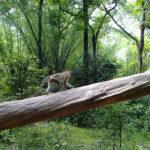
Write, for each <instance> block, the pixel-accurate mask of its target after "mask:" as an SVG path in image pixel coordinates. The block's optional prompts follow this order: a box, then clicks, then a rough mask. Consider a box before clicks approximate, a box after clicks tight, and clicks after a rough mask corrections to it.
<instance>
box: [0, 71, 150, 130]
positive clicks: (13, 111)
mask: <svg viewBox="0 0 150 150" xmlns="http://www.w3.org/2000/svg"><path fill="white" fill-rule="evenodd" d="M144 95H150V72H145V73H142V74H137V75H133V76H129V77H123V78H120V79H114V80H110V81H106V82H101V83H96V84H91V85H88V86H83V87H79V88H73V89H70V90H66V91H61V92H58V93H53V94H48V95H44V96H38V97H32V98H27V99H24V100H18V101H11V102H4V103H1V104H0V130H4V129H10V128H14V127H17V126H21V125H26V124H30V123H34V122H39V121H44V120H47V119H55V118H58V117H63V116H67V115H70V114H73V113H76V112H81V111H85V110H88V109H93V108H97V107H101V106H104V105H108V104H113V103H117V102H120V101H125V100H129V99H132V98H137V97H142V96H144Z"/></svg>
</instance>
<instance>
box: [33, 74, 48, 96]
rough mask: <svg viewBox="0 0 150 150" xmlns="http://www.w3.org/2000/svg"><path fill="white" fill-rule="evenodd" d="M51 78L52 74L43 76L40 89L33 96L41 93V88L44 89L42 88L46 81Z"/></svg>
mask: <svg viewBox="0 0 150 150" xmlns="http://www.w3.org/2000/svg"><path fill="white" fill-rule="evenodd" d="M49 78H50V75H49V76H46V77H44V78H43V80H42V82H41V84H40V87H39V90H38V91H37V92H36V93H35V94H34V95H33V96H37V95H38V94H39V92H40V90H42V88H43V85H44V83H46V82H47V81H48V79H49Z"/></svg>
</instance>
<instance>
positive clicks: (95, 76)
mask: <svg viewBox="0 0 150 150" xmlns="http://www.w3.org/2000/svg"><path fill="white" fill-rule="evenodd" d="M92 46H93V75H94V78H93V82H97V47H96V46H97V38H96V36H95V34H93V36H92Z"/></svg>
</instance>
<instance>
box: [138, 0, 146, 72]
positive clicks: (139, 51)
mask: <svg viewBox="0 0 150 150" xmlns="http://www.w3.org/2000/svg"><path fill="white" fill-rule="evenodd" d="M145 21H146V9H145V0H144V1H143V3H142V22H141V35H140V41H139V45H138V60H139V71H140V72H142V67H143V56H142V54H143V49H144V32H145Z"/></svg>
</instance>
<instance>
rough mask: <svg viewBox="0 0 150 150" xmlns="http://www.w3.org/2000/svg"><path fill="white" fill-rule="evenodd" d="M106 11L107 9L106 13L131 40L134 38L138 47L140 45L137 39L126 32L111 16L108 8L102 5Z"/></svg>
mask: <svg viewBox="0 0 150 150" xmlns="http://www.w3.org/2000/svg"><path fill="white" fill-rule="evenodd" d="M102 5H103V7H104V9H105V12H107V13H108V15H109V16H110V18H111V19H112V20H113V22H114V23H115V24H116V25H117V26H118V27H119V28H120V29H121V30H122V31H123V32H124V33H125V34H127V35H128V36H129V37H130V38H132V39H133V40H134V41H135V42H136V45H138V43H139V41H138V39H137V38H136V37H134V36H133V35H131V33H129V32H128V31H126V30H125V29H124V28H123V27H122V26H121V25H120V24H119V23H118V22H117V21H116V20H115V19H114V17H113V16H112V15H111V14H110V12H108V10H107V8H106V6H105V5H104V4H102Z"/></svg>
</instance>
